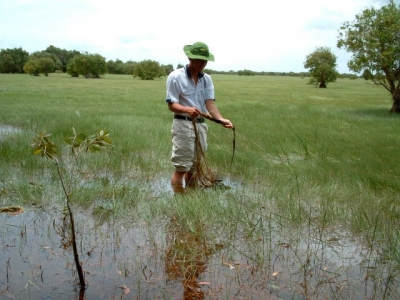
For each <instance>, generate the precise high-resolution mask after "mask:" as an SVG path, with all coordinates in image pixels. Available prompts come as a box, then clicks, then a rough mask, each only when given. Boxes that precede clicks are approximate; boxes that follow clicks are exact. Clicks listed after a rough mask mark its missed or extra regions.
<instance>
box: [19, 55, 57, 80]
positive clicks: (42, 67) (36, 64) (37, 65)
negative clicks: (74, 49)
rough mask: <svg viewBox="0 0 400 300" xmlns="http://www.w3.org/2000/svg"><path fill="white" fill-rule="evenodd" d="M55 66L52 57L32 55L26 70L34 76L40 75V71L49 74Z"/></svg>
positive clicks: (25, 67) (25, 66)
mask: <svg viewBox="0 0 400 300" xmlns="http://www.w3.org/2000/svg"><path fill="white" fill-rule="evenodd" d="M54 66H55V64H54V61H53V60H52V59H51V58H50V57H41V58H37V57H35V56H31V57H30V58H29V60H28V61H27V63H26V64H25V65H24V71H25V73H27V74H31V75H34V76H39V74H40V73H43V74H44V75H45V76H48V74H49V73H51V72H53V71H54Z"/></svg>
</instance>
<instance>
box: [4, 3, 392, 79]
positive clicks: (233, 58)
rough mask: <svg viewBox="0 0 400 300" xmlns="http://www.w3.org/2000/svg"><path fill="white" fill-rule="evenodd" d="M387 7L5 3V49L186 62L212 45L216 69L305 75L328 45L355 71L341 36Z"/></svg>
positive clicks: (341, 68) (343, 64) (343, 65)
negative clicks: (310, 60)
mask: <svg viewBox="0 0 400 300" xmlns="http://www.w3.org/2000/svg"><path fill="white" fill-rule="evenodd" d="M385 3H386V1H383V0H382V1H374V0H370V1H365V0H364V1H361V0H346V1H345V0H337V1H329V2H328V1H320V0H307V1H297V0H281V1H274V2H272V1H265V0H247V1H238V0H231V1H229V2H225V1H211V0H203V1H202V2H188V1H184V0H171V1H165V0H147V1H123V0H114V1H98V0H82V1H80V0H72V1H67V0H64V1H60V0H59V1H50V0H35V1H30V0H13V1H7V2H5V3H4V4H2V10H1V12H0V48H2V49H3V48H14V47H22V48H23V49H24V50H26V51H28V52H34V51H40V50H44V49H45V48H47V47H48V46H49V45H54V46H56V47H59V48H64V49H68V50H78V51H87V52H89V53H99V54H101V55H103V56H104V57H106V58H107V59H116V58H119V59H121V60H123V61H127V60H135V61H140V60H143V59H153V60H157V61H159V62H160V63H163V64H168V63H172V64H173V65H174V66H176V65H177V64H178V63H186V61H187V58H186V56H185V55H184V53H183V51H182V48H183V46H184V45H185V44H191V43H193V42H195V41H198V40H200V41H204V42H206V43H208V44H209V46H210V50H211V52H213V53H214V55H215V57H216V62H215V63H210V64H209V65H208V67H209V68H212V69H216V70H231V69H232V70H239V69H245V68H246V69H251V70H255V71H286V72H288V71H295V72H298V71H302V70H303V61H304V59H305V57H306V55H307V54H309V53H311V52H312V51H313V50H314V49H315V48H316V47H320V46H327V47H330V48H331V49H332V51H333V52H334V53H335V54H336V55H337V56H338V57H339V71H341V72H347V71H348V70H347V67H346V62H347V60H348V57H349V54H347V53H344V52H340V51H339V50H338V49H337V48H336V41H337V30H338V29H339V26H340V25H341V24H342V23H343V22H344V21H350V20H352V19H354V16H355V15H356V14H358V13H360V12H361V11H362V10H363V9H365V8H366V7H370V6H372V5H374V6H377V7H379V6H381V5H382V4H385Z"/></svg>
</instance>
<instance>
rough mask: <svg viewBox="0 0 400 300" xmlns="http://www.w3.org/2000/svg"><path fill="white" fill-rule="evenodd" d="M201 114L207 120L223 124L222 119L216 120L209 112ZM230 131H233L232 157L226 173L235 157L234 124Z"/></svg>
mask: <svg viewBox="0 0 400 300" xmlns="http://www.w3.org/2000/svg"><path fill="white" fill-rule="evenodd" d="M201 116H202V117H204V118H206V119H208V120H210V121H213V122H215V123H218V124H224V122H223V121H221V120H218V119H215V118H213V117H212V116H211V115H209V114H205V113H202V114H201ZM232 132H233V141H232V159H231V163H230V165H229V171H228V173H230V172H231V168H232V164H233V159H234V157H235V149H236V133H235V126H233V127H232Z"/></svg>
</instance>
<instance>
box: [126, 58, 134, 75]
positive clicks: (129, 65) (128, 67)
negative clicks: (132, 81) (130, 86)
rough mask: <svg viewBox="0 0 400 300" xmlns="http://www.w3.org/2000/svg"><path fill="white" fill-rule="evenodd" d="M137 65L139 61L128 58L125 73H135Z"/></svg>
mask: <svg viewBox="0 0 400 300" xmlns="http://www.w3.org/2000/svg"><path fill="white" fill-rule="evenodd" d="M136 65H137V62H135V61H132V60H128V61H127V62H126V63H125V64H124V74H127V75H133V72H134V70H135V67H136Z"/></svg>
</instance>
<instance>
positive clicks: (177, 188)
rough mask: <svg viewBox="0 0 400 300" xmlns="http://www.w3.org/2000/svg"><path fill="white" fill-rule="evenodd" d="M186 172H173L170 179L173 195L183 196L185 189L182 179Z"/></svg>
mask: <svg viewBox="0 0 400 300" xmlns="http://www.w3.org/2000/svg"><path fill="white" fill-rule="evenodd" d="M185 173H186V172H178V171H174V173H173V174H172V177H171V186H172V190H173V191H174V193H175V194H183V193H184V192H185V189H184V188H183V177H184V176H185Z"/></svg>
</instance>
